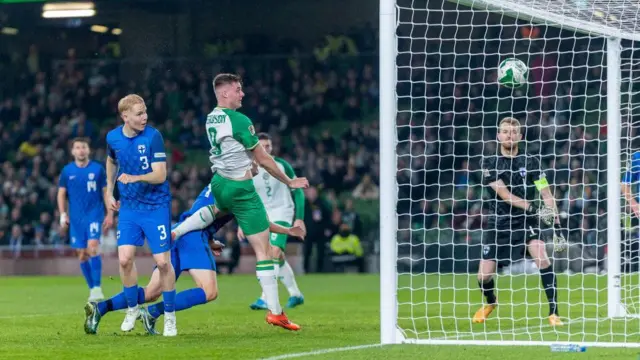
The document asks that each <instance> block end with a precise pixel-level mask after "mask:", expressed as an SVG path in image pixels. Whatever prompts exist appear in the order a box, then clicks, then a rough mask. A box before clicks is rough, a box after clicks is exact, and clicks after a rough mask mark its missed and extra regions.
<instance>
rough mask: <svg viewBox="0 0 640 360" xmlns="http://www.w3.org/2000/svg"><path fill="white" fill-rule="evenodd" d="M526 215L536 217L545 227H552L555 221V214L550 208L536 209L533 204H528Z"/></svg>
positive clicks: (543, 206) (544, 206)
mask: <svg viewBox="0 0 640 360" xmlns="http://www.w3.org/2000/svg"><path fill="white" fill-rule="evenodd" d="M527 214H529V215H536V216H538V217H539V218H540V220H542V222H543V223H545V224H547V225H553V221H554V220H555V219H556V212H555V210H553V209H552V208H550V207H548V206H546V205H542V206H541V207H538V206H537V205H535V204H533V203H532V204H530V205H529V207H528V208H527Z"/></svg>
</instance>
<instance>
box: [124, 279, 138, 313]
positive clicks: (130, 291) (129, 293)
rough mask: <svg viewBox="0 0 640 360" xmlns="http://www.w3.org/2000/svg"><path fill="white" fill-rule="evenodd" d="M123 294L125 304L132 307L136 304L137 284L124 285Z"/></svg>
mask: <svg viewBox="0 0 640 360" xmlns="http://www.w3.org/2000/svg"><path fill="white" fill-rule="evenodd" d="M124 296H125V298H126V299H127V306H128V307H130V308H132V307H136V306H137V305H138V285H137V284H136V285H133V286H131V287H126V286H125V287H124Z"/></svg>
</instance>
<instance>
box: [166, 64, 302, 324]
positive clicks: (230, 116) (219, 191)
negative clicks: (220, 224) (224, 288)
mask: <svg viewBox="0 0 640 360" xmlns="http://www.w3.org/2000/svg"><path fill="white" fill-rule="evenodd" d="M213 87H214V91H215V94H216V100H217V101H218V106H217V107H216V108H215V109H214V110H213V111H212V112H211V113H210V114H209V115H207V123H206V129H207V136H208V138H209V143H210V144H211V150H210V151H209V153H210V155H211V156H210V157H209V159H210V160H211V164H212V166H211V170H212V171H213V178H212V179H211V192H212V193H213V196H214V197H215V199H216V204H215V205H214V206H207V207H205V208H202V209H200V210H198V211H197V212H196V213H194V214H193V215H192V216H190V217H188V218H187V219H185V220H184V222H183V223H182V224H180V225H179V226H178V227H176V228H175V229H174V230H173V231H172V233H171V237H172V238H174V239H177V238H179V237H180V236H181V235H183V234H186V233H188V232H190V231H194V230H199V229H203V228H205V227H206V226H208V225H209V224H211V223H213V221H214V219H215V217H216V216H217V213H218V212H220V213H232V214H233V215H234V216H235V217H236V221H237V222H238V226H239V227H240V228H242V230H243V231H244V234H245V235H246V236H247V239H248V240H249V243H250V244H251V246H252V248H253V250H254V252H255V254H256V260H257V263H256V275H257V277H258V280H259V281H260V285H261V286H262V291H263V292H264V293H265V295H266V298H267V306H268V308H269V311H268V312H267V317H266V321H267V323H269V324H272V325H276V326H280V327H283V328H285V329H288V330H293V331H297V330H300V326H299V325H297V324H294V323H292V322H291V321H289V319H288V318H287V316H286V314H285V313H284V312H283V311H282V308H281V307H280V300H279V299H278V280H277V279H276V276H275V270H274V266H273V263H274V261H273V258H272V256H271V246H270V245H269V217H268V216H267V211H266V210H265V208H264V204H263V203H262V200H260V196H259V195H258V193H257V192H256V188H255V186H254V185H253V180H252V178H253V176H252V174H251V167H252V164H253V162H254V159H255V161H256V162H257V163H258V165H260V166H261V167H263V168H264V169H266V170H267V171H268V172H269V174H271V175H273V177H274V178H276V179H278V181H280V182H283V183H284V184H286V185H287V186H288V187H290V188H292V189H296V188H306V187H308V186H309V182H308V181H307V179H305V178H295V179H292V178H290V177H289V176H287V175H286V174H285V173H284V172H282V170H280V168H279V167H278V165H277V164H276V162H275V161H274V160H273V157H271V155H269V154H268V153H267V152H266V151H265V150H264V148H263V147H262V145H260V142H259V141H258V137H257V136H256V133H255V129H254V127H253V123H252V122H251V120H250V119H249V118H248V117H247V116H245V115H244V114H242V113H240V112H238V111H236V110H237V109H239V108H240V107H241V106H242V98H243V97H244V92H243V91H242V79H241V78H240V77H239V76H237V75H233V74H219V75H217V76H216V77H215V78H214V79H213Z"/></svg>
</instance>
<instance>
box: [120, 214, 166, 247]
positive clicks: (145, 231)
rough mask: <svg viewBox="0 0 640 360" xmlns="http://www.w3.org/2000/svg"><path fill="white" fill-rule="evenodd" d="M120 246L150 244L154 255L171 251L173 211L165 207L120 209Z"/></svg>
mask: <svg viewBox="0 0 640 360" xmlns="http://www.w3.org/2000/svg"><path fill="white" fill-rule="evenodd" d="M116 237H117V239H118V246H123V245H134V246H142V245H144V239H145V238H146V239H147V242H148V243H149V249H151V253H152V254H161V253H164V252H167V251H169V250H170V249H171V210H170V208H169V207H163V208H160V209H155V210H144V211H143V210H130V209H120V216H119V217H118V232H117V234H116Z"/></svg>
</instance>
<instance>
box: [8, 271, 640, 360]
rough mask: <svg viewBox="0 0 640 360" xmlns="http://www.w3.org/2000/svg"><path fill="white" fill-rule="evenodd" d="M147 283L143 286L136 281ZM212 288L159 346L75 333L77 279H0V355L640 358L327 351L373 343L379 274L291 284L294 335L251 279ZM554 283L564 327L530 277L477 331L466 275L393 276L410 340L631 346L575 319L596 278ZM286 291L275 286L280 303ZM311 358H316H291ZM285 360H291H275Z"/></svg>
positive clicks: (455, 349) (415, 349)
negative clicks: (274, 322) (258, 303)
mask: <svg viewBox="0 0 640 360" xmlns="http://www.w3.org/2000/svg"><path fill="white" fill-rule="evenodd" d="M636 278H637V275H636ZM145 281H146V279H143V280H141V282H140V283H141V284H144V283H145ZM219 281H220V297H219V299H218V300H216V301H215V302H213V303H211V304H207V305H204V306H199V307H196V308H193V309H190V310H187V311H184V312H180V313H178V316H177V317H178V331H179V335H178V336H177V337H176V338H169V339H165V338H163V337H161V336H156V337H150V336H147V335H144V331H143V329H142V326H140V324H138V325H137V327H136V329H134V330H133V331H132V332H131V333H127V334H123V333H121V332H120V322H121V321H122V319H123V316H124V314H123V313H122V312H114V313H111V314H108V315H107V316H105V317H104V318H103V320H102V322H101V324H100V328H99V331H98V335H95V336H90V335H85V334H84V332H83V321H84V312H83V310H82V308H83V305H84V303H85V301H86V297H87V295H88V291H87V289H86V286H84V284H83V281H82V279H81V278H79V277H76V278H71V277H10V278H0V359H127V360H131V359H190V360H195V359H225V360H227V359H266V358H294V357H295V358H313V359H367V360H371V359H399V358H408V357H411V358H415V359H430V360H432V359H433V360H435V359H464V360H469V359H488V358H491V359H495V358H501V359H518V360H528V359H532V360H533V359H535V360H539V359H542V358H544V359H547V358H548V359H574V358H582V359H595V358H605V357H606V358H607V360H612V359H638V353H640V350H636V349H618V348H611V349H601V348H593V347H590V348H588V349H587V352H586V353H581V354H576V353H551V352H550V350H549V348H548V347H543V346H531V347H521V346H520V347H518V346H513V347H511V346H510V347H504V346H500V347H487V346H459V345H443V346H434V345H394V346H385V347H369V348H355V349H354V348H351V349H347V350H345V351H334V350H335V349H336V348H344V347H354V346H358V345H373V344H376V343H378V342H379V339H380V335H379V333H380V332H379V278H378V277H377V276H371V275H362V276H361V275H345V274H338V275H307V276H300V277H298V283H299V285H300V288H301V289H302V291H303V292H304V295H305V301H306V303H305V304H304V305H303V306H301V307H299V308H296V309H294V310H289V311H288V312H287V313H288V315H289V316H290V318H291V319H292V320H294V321H296V322H298V323H299V324H301V325H302V326H303V329H302V331H301V332H299V333H290V332H287V331H284V330H281V329H279V328H273V327H270V326H268V325H267V324H266V323H265V322H264V313H263V312H258V311H251V310H249V304H250V303H251V302H252V301H253V300H255V298H256V296H257V295H259V292H260V289H259V286H258V283H257V281H256V279H255V276H237V275H234V276H222V277H220V278H219ZM558 281H559V287H560V288H561V290H560V291H561V293H560V301H561V303H562V305H561V306H562V307H561V311H562V314H561V315H563V317H567V316H568V318H569V321H571V323H570V324H569V325H568V326H567V327H566V328H564V329H562V330H560V331H553V330H552V329H549V328H548V326H545V324H544V319H543V317H544V315H545V312H546V311H547V310H546V301H545V300H544V293H542V292H541V291H540V290H539V276H537V275H530V276H518V277H503V278H501V279H500V280H499V282H498V287H499V289H498V300H499V301H500V302H501V305H500V306H499V309H498V313H497V314H494V315H495V316H494V317H493V318H492V319H491V320H490V321H488V322H487V324H485V325H480V326H476V325H474V326H472V324H471V321H470V316H471V315H472V314H473V311H475V310H476V306H477V305H479V304H480V301H481V298H480V294H479V292H478V290H477V289H476V287H477V285H476V284H475V280H474V276H469V275H466V274H465V275H427V276H425V275H421V276H412V277H405V276H401V277H400V279H399V283H400V289H399V291H398V297H399V300H400V303H401V305H400V308H399V312H400V314H399V317H400V320H399V322H400V324H401V325H402V327H403V328H404V329H405V332H406V334H407V336H408V337H413V338H420V339H427V338H438V339H441V338H447V339H455V338H459V339H465V340H473V339H496V340H500V339H503V340H506V339H514V340H528V339H530V340H550V341H555V340H568V339H569V340H572V341H576V342H579V341H595V340H598V341H605V340H606V341H610V340H616V341H636V342H640V337H639V336H638V333H639V332H640V323H639V320H630V321H618V322H611V321H607V320H602V321H597V320H588V321H583V319H597V318H598V317H599V316H604V315H605V314H606V306H605V305H604V304H605V301H606V291H603V290H604V289H606V277H598V276H596V275H584V276H583V275H574V276H569V277H567V276H560V277H559V279H558ZM192 286H193V283H192V281H191V279H190V278H189V276H188V274H183V276H182V278H181V280H180V282H179V283H178V289H179V290H180V289H186V288H189V287H192ZM409 287H410V288H409ZM509 287H512V288H513V290H509V289H508V288H509ZM563 288H564V289H571V290H562V289H563ZM120 289H121V285H120V284H119V279H108V278H107V279H103V290H104V291H105V295H107V296H109V295H113V294H115V293H116V292H118V291H120ZM524 289H528V290H527V291H525V290H524ZM562 291H564V292H565V293H564V294H563V293H562ZM285 294H286V291H285V290H284V289H283V288H281V298H282V299H283V300H284V299H285V298H286V295H285ZM639 295H640V294H639ZM603 300H604V301H603ZM527 303H529V304H532V303H541V304H543V306H531V305H529V306H527V305H526V304H527ZM591 304H593V306H592V305H591ZM597 304H600V305H599V306H598V305H597ZM541 314H542V315H541ZM409 317H412V319H411V320H410V319H408V318H409ZM160 326H161V325H160ZM589 334H593V335H589ZM625 334H626V335H625ZM326 349H334V350H329V351H326ZM315 351H317V353H314V354H306V355H295V354H299V353H309V352H315ZM286 354H289V355H291V354H293V355H294V357H284V355H286ZM278 356H280V357H278Z"/></svg>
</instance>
